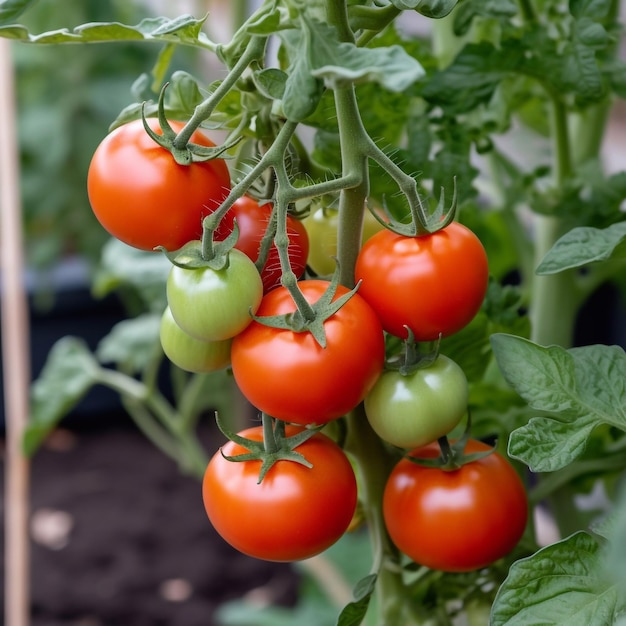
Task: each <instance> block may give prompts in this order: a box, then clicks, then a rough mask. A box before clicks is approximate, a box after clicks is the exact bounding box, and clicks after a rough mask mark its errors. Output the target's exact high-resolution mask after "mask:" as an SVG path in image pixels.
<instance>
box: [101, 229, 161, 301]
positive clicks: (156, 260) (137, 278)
mask: <svg viewBox="0 0 626 626" xmlns="http://www.w3.org/2000/svg"><path fill="white" fill-rule="evenodd" d="M171 268H172V265H171V263H170V262H169V261H168V259H167V257H166V256H165V255H164V254H160V253H158V252H145V251H143V250H138V249H136V248H133V247H131V246H127V245H126V244H124V243H122V242H121V241H119V240H117V239H114V238H111V239H110V240H109V241H108V242H107V243H106V244H105V246H104V248H103V249H102V258H101V261H100V265H99V267H98V268H97V271H96V274H95V276H94V278H93V282H92V290H93V292H94V295H95V296H96V297H100V298H102V297H104V296H105V295H107V294H109V293H111V292H113V291H117V290H119V289H130V290H131V291H132V292H134V293H136V294H137V295H139V297H140V298H141V300H142V302H143V303H144V305H145V306H147V307H150V309H151V310H152V311H154V312H157V313H163V311H164V309H165V307H166V305H167V300H166V297H165V283H166V281H167V277H168V274H169V272H170V269H171Z"/></svg>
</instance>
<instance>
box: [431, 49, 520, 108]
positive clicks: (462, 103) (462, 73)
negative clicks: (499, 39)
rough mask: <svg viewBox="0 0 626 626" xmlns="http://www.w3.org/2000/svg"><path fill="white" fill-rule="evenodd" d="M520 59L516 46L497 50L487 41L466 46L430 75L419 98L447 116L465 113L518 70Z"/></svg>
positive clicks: (486, 99)
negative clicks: (434, 105) (445, 64)
mask: <svg viewBox="0 0 626 626" xmlns="http://www.w3.org/2000/svg"><path fill="white" fill-rule="evenodd" d="M521 57H522V50H521V47H519V45H518V46H517V47H514V46H513V45H512V44H511V45H509V46H508V47H507V48H500V49H498V48H496V47H495V46H493V45H492V44H490V43H488V42H482V43H479V44H468V45H466V46H465V47H464V48H463V49H462V50H461V52H459V54H458V55H457V56H456V57H455V59H454V61H453V62H452V63H451V64H450V65H449V66H448V67H447V68H446V69H444V70H441V71H438V72H436V73H435V74H434V75H433V76H432V78H431V79H430V81H429V82H428V83H426V85H425V87H424V89H423V91H422V95H423V96H424V98H425V99H426V100H428V101H429V102H432V103H433V104H438V105H440V106H442V107H445V108H446V110H447V111H448V112H450V113H451V114H455V113H465V112H467V111H470V110H472V109H475V108H476V107H477V106H478V105H480V104H482V103H485V102H488V101H489V99H490V98H491V97H492V95H493V93H494V91H495V90H496V87H497V86H498V84H499V83H500V82H501V81H502V80H503V79H504V78H505V77H506V76H507V75H509V74H511V73H512V72H514V71H516V70H517V69H518V68H519V67H520V63H521V60H522V59H521Z"/></svg>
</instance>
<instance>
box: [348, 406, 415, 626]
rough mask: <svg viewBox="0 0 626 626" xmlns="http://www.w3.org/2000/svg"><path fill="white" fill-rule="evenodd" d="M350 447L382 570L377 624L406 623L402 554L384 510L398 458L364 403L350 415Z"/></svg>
mask: <svg viewBox="0 0 626 626" xmlns="http://www.w3.org/2000/svg"><path fill="white" fill-rule="evenodd" d="M346 450H347V451H348V452H349V453H350V454H351V455H352V456H353V457H354V459H355V461H356V465H357V468H358V471H359V475H360V477H361V479H362V489H361V502H362V504H363V511H364V514H365V518H366V521H367V524H368V529H369V532H370V537H371V539H372V550H373V554H374V563H373V565H372V571H373V572H374V573H378V581H377V584H376V591H377V593H378V597H379V599H380V615H379V621H378V622H377V624H380V626H383V625H384V626H394V625H396V624H406V622H405V621H403V620H402V613H403V611H404V610H405V607H404V603H403V599H404V593H403V583H402V575H401V570H400V565H399V554H398V550H397V549H396V547H395V546H394V545H393V543H392V542H391V539H390V538H389V535H388V534H387V530H386V528H385V521H384V519H383V512H382V501H383V492H384V489H385V483H386V481H387V477H388V476H389V472H390V471H391V468H392V467H393V462H394V459H392V458H391V457H390V455H389V453H388V452H387V451H386V449H385V448H384V446H383V444H382V442H381V440H380V439H379V438H378V437H377V435H376V433H374V431H373V430H372V428H371V427H370V425H369V422H368V421H367V418H366V416H365V412H364V410H363V407H362V406H359V407H357V408H356V409H355V410H354V411H352V413H350V415H349V416H348V438H347V441H346Z"/></svg>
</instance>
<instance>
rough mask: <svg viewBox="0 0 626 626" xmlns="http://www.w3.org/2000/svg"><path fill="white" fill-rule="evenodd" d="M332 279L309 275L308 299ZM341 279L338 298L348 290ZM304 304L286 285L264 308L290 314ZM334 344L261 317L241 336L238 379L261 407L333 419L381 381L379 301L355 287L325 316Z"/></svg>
mask: <svg viewBox="0 0 626 626" xmlns="http://www.w3.org/2000/svg"><path fill="white" fill-rule="evenodd" d="M328 285H329V283H328V282H327V281H324V280H304V281H301V282H300V288H301V290H302V293H303V295H304V297H305V298H306V299H307V301H308V302H310V303H313V302H316V301H317V300H319V298H320V297H321V296H322V294H323V293H324V292H325V290H326V289H327V288H328ZM347 291H348V290H347V289H346V288H345V287H342V286H339V288H338V289H337V292H336V294H335V298H334V299H337V298H338V297H340V296H342V295H343V294H345V293H347ZM295 309H296V305H295V304H294V301H293V299H292V297H291V295H290V294H289V292H288V291H287V289H285V287H277V288H276V289H273V290H272V291H270V292H269V293H268V294H266V295H265V296H264V297H263V300H262V301H261V306H260V307H259V309H258V311H257V316H259V317H263V316H272V315H283V314H286V313H292V312H293V311H295ZM324 329H325V331H326V341H327V343H326V347H325V348H322V347H321V346H320V345H319V343H318V342H317V341H316V340H315V338H314V337H313V335H312V334H311V333H310V332H308V331H305V332H294V331H292V330H285V329H279V328H273V327H270V326H266V325H264V324H261V323H260V322H257V321H253V322H252V323H251V324H250V325H249V326H248V327H247V328H246V329H245V330H244V331H243V332H241V333H240V334H239V335H237V336H236V337H235V338H234V339H233V344H232V348H231V360H232V368H233V375H234V377H235V381H236V382H237V385H238V387H239V389H240V390H241V392H242V393H243V395H244V396H245V397H246V398H247V399H248V400H249V401H250V402H251V403H252V404H253V405H254V406H255V407H257V408H258V409H259V410H260V411H263V412H265V413H267V414H268V415H271V416H272V417H276V418H278V419H282V420H284V421H286V422H293V423H296V424H325V423H326V422H328V421H330V420H333V419H336V418H338V417H341V416H342V415H345V414H346V413H347V412H348V411H351V410H352V409H353V408H354V407H355V406H356V405H357V404H359V402H361V401H362V400H363V398H364V397H365V395H366V394H367V393H368V391H369V390H370V389H371V388H372V387H373V386H374V383H375V382H376V380H377V379H378V377H379V375H380V373H381V371H382V369H383V364H384V356H385V346H384V336H383V330H382V327H381V325H380V322H379V321H378V318H377V317H376V314H375V313H374V311H373V310H372V309H371V307H370V306H369V305H368V304H367V302H365V300H363V298H361V297H360V296H359V294H358V293H357V294H355V295H353V296H352V297H351V298H350V299H349V300H348V301H347V302H346V303H345V304H344V305H343V306H342V307H341V308H340V309H339V311H337V312H336V313H334V314H333V315H332V316H331V317H329V318H328V319H327V320H326V321H325V322H324Z"/></svg>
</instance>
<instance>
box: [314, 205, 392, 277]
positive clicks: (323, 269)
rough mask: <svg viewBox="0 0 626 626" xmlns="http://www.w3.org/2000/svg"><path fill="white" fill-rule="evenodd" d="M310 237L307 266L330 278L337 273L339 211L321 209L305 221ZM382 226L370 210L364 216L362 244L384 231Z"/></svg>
mask: <svg viewBox="0 0 626 626" xmlns="http://www.w3.org/2000/svg"><path fill="white" fill-rule="evenodd" d="M303 223H304V227H305V228H306V231H307V233H308V235H309V254H308V257H307V265H308V266H309V267H310V268H311V269H312V270H313V271H314V272H315V273H316V274H317V275H318V276H328V275H330V274H332V273H333V272H334V271H335V259H334V258H333V257H336V256H337V227H338V225H339V211H337V210H336V209H330V208H326V207H325V208H319V209H317V210H315V211H312V213H311V214H310V215H309V216H308V217H307V218H306V219H305V220H304V221H303ZM383 228H384V226H383V225H382V224H380V223H379V222H378V221H377V220H376V218H375V217H374V216H373V215H372V213H371V212H370V211H369V209H365V213H364V215H363V235H362V237H361V243H364V242H366V241H367V240H368V239H369V238H370V237H371V236H372V235H374V234H375V233H377V232H378V231H380V230H382V229H383Z"/></svg>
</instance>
